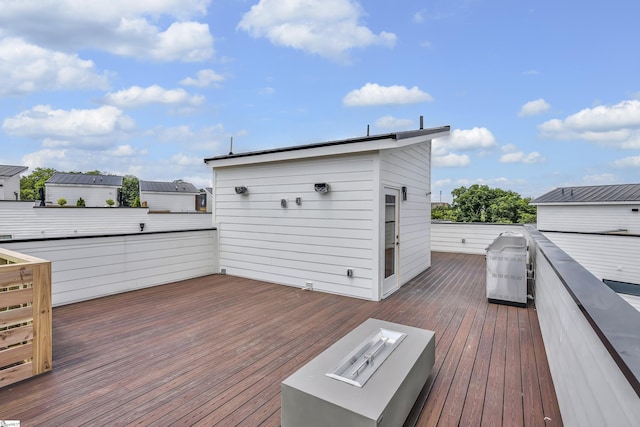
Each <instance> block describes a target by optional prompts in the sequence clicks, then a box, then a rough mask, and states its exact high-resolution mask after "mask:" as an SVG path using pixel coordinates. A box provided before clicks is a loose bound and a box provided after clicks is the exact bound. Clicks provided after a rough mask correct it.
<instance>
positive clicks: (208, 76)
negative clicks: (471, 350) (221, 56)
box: [180, 68, 225, 87]
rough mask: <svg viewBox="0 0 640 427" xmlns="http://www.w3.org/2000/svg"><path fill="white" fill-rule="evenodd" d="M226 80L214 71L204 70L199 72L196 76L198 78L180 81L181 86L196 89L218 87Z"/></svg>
mask: <svg viewBox="0 0 640 427" xmlns="http://www.w3.org/2000/svg"><path fill="white" fill-rule="evenodd" d="M224 80H225V78H224V76H223V75H221V74H218V73H216V72H215V71H213V70H212V69H209V68H207V69H204V70H200V71H198V73H197V74H196V78H195V79H194V78H193V77H187V78H185V79H183V80H181V81H180V84H181V85H184V86H195V87H209V86H216V85H217V83H219V82H222V81H224Z"/></svg>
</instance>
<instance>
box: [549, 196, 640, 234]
mask: <svg viewBox="0 0 640 427" xmlns="http://www.w3.org/2000/svg"><path fill="white" fill-rule="evenodd" d="M632 209H638V210H639V211H638V212H633V211H632ZM619 229H624V230H628V233H630V234H640V203H639V204H635V205H632V204H614V203H611V204H606V205H549V206H547V205H539V206H538V230H541V231H577V232H582V233H603V232H608V231H612V230H619Z"/></svg>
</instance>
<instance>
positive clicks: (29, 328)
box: [0, 249, 52, 387]
mask: <svg viewBox="0 0 640 427" xmlns="http://www.w3.org/2000/svg"><path fill="white" fill-rule="evenodd" d="M51 335H52V332H51V262H50V261H45V260H42V259H39V258H35V257H32V256H28V255H23V254H20V253H17V252H13V251H9V250H6V249H0V387H5V386H7V385H9V384H13V383H15V382H17V381H21V380H24V379H26V378H29V377H31V376H34V375H38V374H42V373H44V372H47V371H50V370H51V359H52V356H51V353H52V351H51V348H52V337H51Z"/></svg>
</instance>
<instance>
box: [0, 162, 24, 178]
mask: <svg viewBox="0 0 640 427" xmlns="http://www.w3.org/2000/svg"><path fill="white" fill-rule="evenodd" d="M27 169H29V168H28V167H27V166H9V165H0V176H2V177H7V178H10V177H12V176H16V175H18V174H19V173H22V172H24V171H26V170H27Z"/></svg>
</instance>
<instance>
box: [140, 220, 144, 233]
mask: <svg viewBox="0 0 640 427" xmlns="http://www.w3.org/2000/svg"><path fill="white" fill-rule="evenodd" d="M140 231H144V222H141V223H140Z"/></svg>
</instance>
